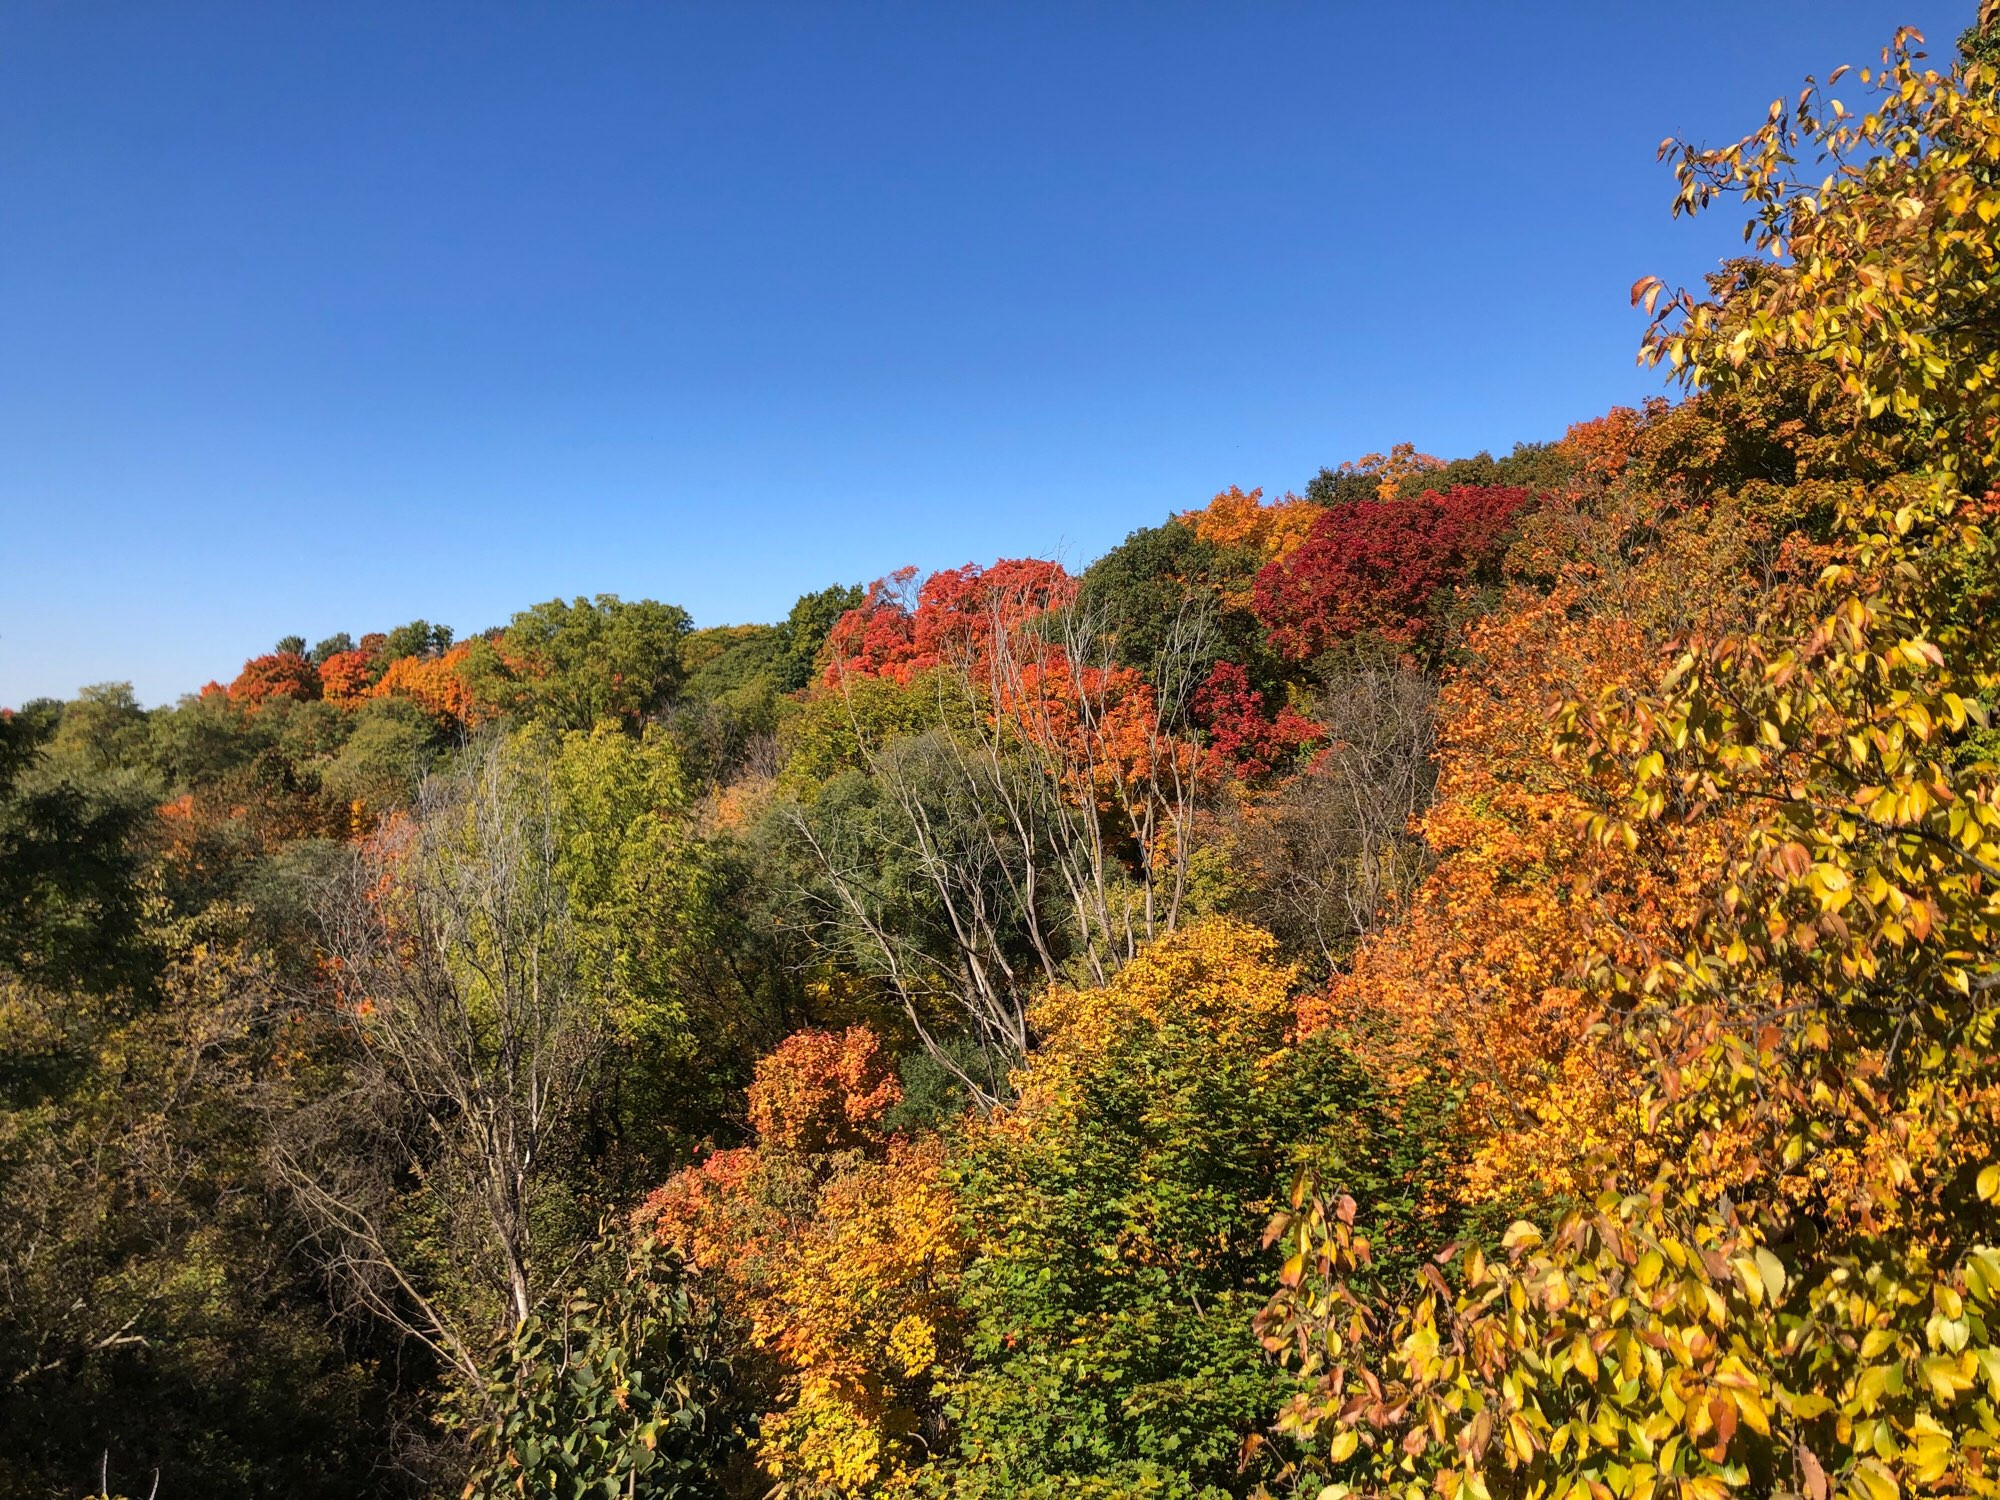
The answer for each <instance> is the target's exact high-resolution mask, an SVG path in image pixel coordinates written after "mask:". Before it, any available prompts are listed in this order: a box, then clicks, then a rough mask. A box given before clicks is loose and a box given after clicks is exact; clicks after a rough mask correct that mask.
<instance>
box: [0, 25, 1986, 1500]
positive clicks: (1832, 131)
mask: <svg viewBox="0 0 2000 1500" xmlns="http://www.w3.org/2000/svg"><path fill="white" fill-rule="evenodd" d="M1989 8H1990V7H1989ZM1783 82H1784V80H1773V84H1774V85H1781V84H1782V83H1783ZM1746 104H1747V105H1748V106H1749V107H1750V108H1751V111H1752V112H1751V114H1750V116H1749V117H1748V119H1747V120H1746V123H1750V124H1754V125H1755V129H1754V131H1753V133H1752V134H1750V135H1748V136H1747V137H1745V138H1744V139H1742V140H1741V141H1740V142H1738V143H1734V144H1729V145H1726V146H1723V147H1719V148H1708V147H1698V146H1694V145H1686V144H1681V143H1678V142H1669V143H1668V145H1667V147H1665V148H1663V154H1664V155H1665V156H1666V158H1667V160H1668V162H1669V163H1670V165H1671V168H1672V172H1673V181H1674V184H1675V187H1674V192H1673V197H1672V201H1671V203H1670V204H1663V205H1662V210H1663V212H1662V218H1663V220H1664V218H1665V217H1666V213H1665V210H1667V209H1668V208H1671V210H1672V212H1673V213H1675V214H1705V215H1716V216H1724V217H1726V218H1728V219H1729V220H1730V221H1731V222H1732V226H1733V224H1734V222H1736V221H1739V220H1740V221H1742V222H1743V224H1744V226H1745V244H1744V249H1743V251H1742V258H1740V259H1736V260H1732V261H1729V262H1727V263H1725V264H1724V265H1722V266H1721V267H1720V268H1719V269H1718V270H1717V271H1716V272H1715V273H1714V274H1713V275H1712V276H1711V277H1710V278H1709V280H1708V283H1707V285H1705V286H1700V287H1695V288H1691V289H1686V290H1682V289H1678V288H1675V287H1672V286H1668V285H1665V284H1663V283H1661V282H1660V281H1658V280H1656V279H1653V278H1650V277H1649V278H1645V279H1642V280H1641V281H1640V282H1639V283H1638V284H1637V285H1636V286H1635V287H1634V288H1633V291H1632V301H1633V303H1634V307H1635V312H1634V315H1633V316H1634V318H1635V337H1639V336H1642V337H1643V343H1642V345H1641V348H1640V358H1641V360H1642V361H1643V362H1645V363H1646V364H1648V365H1650V366H1652V367H1654V368H1655V369H1656V370H1657V371H1658V372H1659V375H1660V378H1661V389H1662V391H1663V394H1662V395H1660V396H1659V397H1657V398H1655V399H1652V400H1649V401H1647V402H1645V403H1644V404H1643V405H1641V406H1637V407H1616V408H1613V409H1611V410H1608V411H1602V412H1598V413H1590V412H1583V413H1578V414H1577V420H1576V421H1575V423H1574V425H1572V426H1570V427H1569V428H1568V430H1567V432H1566V433H1564V434H1563V435H1561V436H1560V437H1559V438H1557V439H1555V440H1553V441H1546V442H1544V441H1527V442H1522V443H1521V444H1519V445H1518V446H1516V447H1514V448H1513V450H1512V451H1511V452H1508V453H1506V454H1505V455H1504V456H1500V457H1495V456H1493V455H1491V454H1488V453H1479V454H1476V455H1472V456H1469V457H1468V456H1458V457H1449V456H1446V457H1439V456H1433V455H1430V454H1427V453H1423V452H1420V451H1418V450H1417V448H1416V447H1415V446H1414V445H1412V444H1410V443H1405V442H1398V441H1395V440H1394V439H1395V438H1396V437H1397V436H1399V435H1398V434H1385V435H1384V437H1383V440H1382V442H1381V444H1380V446H1381V448H1382V450H1383V451H1381V452H1377V453H1371V454H1367V455H1365V456H1359V457H1350V458H1348V459H1346V461H1340V460H1341V455H1329V456H1328V457H1329V459H1330V460H1332V461H1330V462H1329V464H1328V466H1327V467H1325V468H1322V469H1321V470H1320V471H1319V472H1318V473H1317V474H1316V475H1312V476H1310V477H1308V476H1300V480H1301V482H1300V484H1299V488H1298V492H1297V493H1286V494H1282V495H1273V494H1267V493H1264V492H1261V491H1254V490H1253V491H1248V492H1246V491H1243V490H1238V489H1229V490H1226V491H1224V492H1223V493H1221V494H1218V495H1215V496H1214V497H1213V498H1212V499H1210V500H1208V501H1207V502H1206V503H1201V504H1196V503H1193V502H1192V499H1191V500H1190V504H1189V505H1188V507H1187V508H1185V509H1183V510H1180V511H1178V512H1177V513H1174V514H1171V515H1169V516H1168V517H1167V518H1166V519H1164V520H1163V521H1161V522H1160V523H1159V524H1157V525H1147V526H1143V527H1141V528H1140V529H1138V530H1135V531H1133V532H1132V533H1131V535H1130V536H1129V537H1128V538H1127V539H1126V540H1125V541H1124V543H1123V544H1122V545H1120V546H1118V547H1116V548H1114V549H1113V550H1111V551H1110V552H1108V553H1106V554H1105V555H1104V556H1102V557H1099V558H1097V559H1095V560H1094V561H1090V562H1088V563H1087V565H1080V564H1079V565H1067V564H1064V563H1058V562H1055V561H1050V560H1046V559H1044V558H1038V557H1033V556H1027V557H1012V558H1002V559H999V560H997V561H992V562H981V563H973V564H968V565H966V566H964V567H960V568H954V569H948V570H945V571H941V572H935V573H931V574H929V575H928V576H923V575H920V574H919V573H918V572H917V571H915V570H912V569H907V568H906V569H903V570H901V571H894V572H889V573H887V574H886V576H884V577H882V578H880V579H878V580H876V581H875V582H872V583H867V584H865V585H852V586H849V585H836V586H833V587H829V588H826V589H824V590H822V591H820V592H817V593H811V594H808V595H806V596H805V597H803V598H801V599H799V600H798V602H797V604H796V605H795V606H794V607H793V608H792V609H791V611H790V613H789V615H788V616H787V617H786V618H785V619H784V620H782V621H780V622H778V623H776V624H770V625H744V626H728V627H714V628H706V629H696V628H693V624H692V621H691V619H690V617H689V615H688V613H687V612H686V611H684V610H682V609H681V608H679V607H677V606H675V605H673V604H668V603H659V602H655V601H652V600H640V601H636V602H634V601H630V600H626V599H621V598H618V597H613V596H610V595H600V596H598V597H595V598H579V599H575V600H572V601H568V602H564V601H561V600H557V601H552V602H548V603H543V604H537V605H534V606H532V607H530V608H526V609H523V610H521V611H520V612H519V613H517V614H515V615H514V616H513V617H512V619H511V620H510V621H509V622H508V623H507V624H505V625H504V626H500V627H497V628H493V629H487V630H482V631H479V632H478V633H475V634H469V635H465V636H459V635H456V634H455V633H454V632H453V631H452V630H451V629H448V628H446V627H444V626H442V625H436V624H432V623H429V622H427V621H424V620H417V621H414V622H411V623H409V624H404V625H400V626H397V627H396V628H393V629H389V628H380V629H376V628H372V627H373V626H376V625H379V626H383V627H386V625H387V624H388V622H366V621H361V622H356V627H355V630H354V633H352V634H339V635H335V636H332V637H330V638H328V639H325V640H321V641H318V642H316V643H315V642H308V641H307V640H305V639H302V638H300V637H297V636H293V637H288V638H287V639H284V640H280V641H277V642H275V643H272V644H271V646H270V649H268V650H264V651H261V652H259V653H258V654H254V655H252V656H251V657H250V659H249V660H247V661H245V662H244V663H243V664H242V666H241V668H240V670H237V671H235V672H234V673H233V674H229V673H224V674H222V677H223V678H226V679H227V680H222V679H221V678H219V679H218V680H217V681H215V682H211V683H209V684H208V685H207V686H206V687H204V688H202V689H201V690H200V691H199V692H194V693H190V694H188V695H187V696H185V697H183V698H182V699H181V700H180V701H179V702H178V703H177V704H175V705H173V706H170V707H164V708H154V709H147V708H143V707H141V706H140V704H139V703H138V702H137V701H136V700H135V698H134V696H133V693H132V690H131V689H130V688H129V687H127V686H125V685H122V684H117V683H108V684H103V685H99V686H95V687H90V688H86V689H84V690H83V691H82V692H81V693H79V694H78V695H77V696H76V697H75V698H74V699H72V700H70V701H66V702H65V701H55V700H48V699H44V700H37V701H32V702H25V703H22V704H21V705H19V706H18V707H17V708H15V709H12V710H9V711H7V712H5V713H4V714H0V1203H4V1205H5V1212H4V1213H0V1500H80V1497H83V1496H85V1495H95V1496H105V1497H110V1496H126V1497H133V1500H137V1497H143V1496H146V1495H148V1494H149V1493H150V1494H154V1495H156V1496H157V1497H159V1500H181V1497H200V1500H238V1497H241V1500H249V1497H273V1500H276V1497H284V1500H335V1497H343V1500H344V1497H353V1496H384V1497H430V1496H435V1497H458V1496H462V1497H465V1500H499V1497H503V1496H528V1497H549V1500H557V1497H562V1500H582V1497H586V1496H601V1497H605V1500H611V1497H617V1496H626V1497H631V1500H638V1497H654V1500H667V1497H715V1500H723V1497H746V1500H747V1497H756V1496H764V1495H779V1496H792V1497H802V1500H804V1497H856V1500H859V1497H878V1496H880V1497H890V1496H898V1497H901V1496H907V1497H912V1500H915V1497H939V1500H944V1497H953V1500H959V1497H962V1500H1029V1497H1037V1500H1056V1497H1070V1496H1081V1497H1103V1500H1112V1497H1118V1500H1125V1497H1135V1500H1136V1497H1159V1500H1195V1497H1201V1500H1219V1497H1243V1500H1247V1497H1252V1496H1265V1497H1276V1496H1304V1497H1319V1500H1340V1497H1343V1496H1347V1495H1385V1496H1389V1495H1393V1496H1396V1497H1407V1500H1419V1497H1436V1500H1515V1497H1519V1500H1529V1497H1552V1500H1555V1497H1573V1500H1653V1497H1661V1500H1667V1497H1676V1496H1678V1497H1682V1500H1725V1497H1728V1496H1732V1495H1743V1496H1746V1497H1751V1496H1755V1497H1766V1496H1799V1497H1806V1500H1831V1497H1833V1496H1835V1495H1839V1496H1846V1497H1853V1500H1897V1497H1899V1496H1906V1495H1907V1496H1923V1495H1939V1496H1944V1495H1952V1496H1956V1495H1972V1494H1993V1493H1996V1492H2000V940H1997V939H1996V926H2000V730H1997V729H1996V725H1995V722H1994V718H1993V715H1994V712H1995V710H1996V708H2000V636H1996V634H1995V633H1994V631H1993V630H1992V628H1991V621H1992V619H1993V617H1994V612H1995V610H1996V609H2000V28H1996V29H1994V30H1992V31H1988V32H1982V31H1981V30H1980V29H1979V28H1978V27H1975V28H1974V29H1973V30H1971V31H1969V32H1967V33H1966V35H1965V36H1964V37H1963V38H1961V39H1959V40H1958V42H1957V44H1956V46H1955V47H1954V46H1950V45H1945V46H1941V47H1935V48H1934V49H1932V50H1931V51H1929V52H1928V53H1927V51H1926V48H1925V44H1924V43H1923V41H1922V39H1921V38H1918V37H1915V36H1914V35H1913V34H1909V33H1904V34H1902V35H1899V36H1898V37H1897V38H1896V39H1895V40H1894V42H1893V43H1892V44H1891V45H1890V46H1889V47H1888V48H1887V49H1886V50H1885V51H1884V52H1883V54H1882V56H1881V59H1880V60H1879V62H1878V61H1875V60H1870V62H1869V65H1868V66H1866V67H1865V68H1859V67H1858V68H1856V69H1853V70H1851V71H1850V70H1842V72H1841V73H1840V74H1836V75H1834V76H1832V77H1829V78H1827V79H1824V80H1820V81H1813V80H1808V81H1807V82H1806V84H1805V87H1804V88H1803V90H1802V91H1800V92H1797V93H1795V94H1793V95H1790V96H1788V97H1787V98H1785V99H1784V100H1782V101H1780V103H1779V104H1777V105H1774V106H1773V107H1772V108H1771V110H1770V112H1769V114H1768V116H1766V117H1762V119H1761V123H1759V122H1758V121H1759V117H1758V116H1757V115H1756V113H1755V101H1754V100H1753V101H1746ZM1644 165H1645V164H1644V163H1639V164H1635V169H1637V168H1641V167H1643V166H1644ZM1643 269H1644V267H1634V273H1635V274H1636V273H1637V272H1638V271H1641V270H1643ZM1135 519H1136V518H1135ZM1023 541H1024V544H1028V545H1032V544H1034V542H1035V541H1036V539H1032V538H1024V539H1023ZM895 561H896V560H895V559H885V560H884V562H885V565H893V563H894V562H895ZM1989 1454H1991V1455H1993V1456H1992V1457H1989V1456H1988V1455H1989Z"/></svg>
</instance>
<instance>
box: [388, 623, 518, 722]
mask: <svg viewBox="0 0 2000 1500" xmlns="http://www.w3.org/2000/svg"><path fill="white" fill-rule="evenodd" d="M471 655H472V643H471V642H470V641H461V642H460V643H459V644H458V645H456V646H453V647H452V648H451V649H450V650H449V651H447V652H445V653H444V654H443V655H442V656H403V657H398V658H397V659H396V660H395V661H392V662H390V663H389V669H388V671H386V672H384V673H383V674H382V680H381V681H380V682H377V683H376V684H375V686H374V687H372V688H370V689H369V690H368V695H369V696H370V697H373V698H407V699H409V700H410V701H411V702H412V703H414V704H416V705H417V706H418V707H419V708H421V709H423V710H424V711H425V712H426V713H428V714H432V715H434V716H435V717H437V718H440V719H447V720H450V721H452V722H454V723H458V724H466V725H471V724H477V723H478V722H480V721H481V720H482V719H483V718H485V717H487V716H488V713H489V710H488V709H487V708H486V706H485V705H483V704H481V703H480V702H479V700H478V698H477V697H476V696H475V695H474V694H473V691H472V687H471V685H470V684H469V683H468V682H467V681H466V680H465V672H464V670H463V669H464V667H465V663H466V660H467V659H468V658H469V657H470V656H471Z"/></svg>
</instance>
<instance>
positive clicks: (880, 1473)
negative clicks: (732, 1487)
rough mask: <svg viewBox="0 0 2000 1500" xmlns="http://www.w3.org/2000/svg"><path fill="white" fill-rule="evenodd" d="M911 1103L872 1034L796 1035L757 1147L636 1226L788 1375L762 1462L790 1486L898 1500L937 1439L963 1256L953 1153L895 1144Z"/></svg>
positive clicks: (759, 1095)
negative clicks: (899, 1121) (677, 1260)
mask: <svg viewBox="0 0 2000 1500" xmlns="http://www.w3.org/2000/svg"><path fill="white" fill-rule="evenodd" d="M901 1098H902V1089H901V1087H900V1085H899V1084H898V1083H897V1081H896V1078H895V1076H894V1074H893V1073H892V1072H891V1071H890V1069H889V1067H888V1060H887V1059H886V1058H885V1057H884V1056H883V1054H882V1049H881V1044H880V1042H879V1040H878V1039H877V1038H876V1036H875V1034H874V1033H873V1032H872V1031H870V1030H869V1029H868V1028H867V1027H865V1026H853V1027H849V1028H848V1029H847V1030H846V1031H845V1032H829V1031H805V1032H800V1033H798V1034H796V1035H794V1036H792V1037H790V1038H788V1039H787V1040H786V1041H785V1042H783V1043H782V1044H780V1045H779V1046H778V1048H777V1049H776V1050H775V1051H773V1052H772V1053H770V1054H769V1055H768V1056H766V1057H765V1058H763V1059H762V1060H761V1061H760V1062H759V1063H758V1065H757V1069H756V1075H755V1080H754V1081H753V1083H752V1084H751V1088H750V1100H749V1115H750V1121H751V1125H752V1127H753V1129H755V1131H756V1132H757V1142H756V1144H755V1145H754V1146H752V1147H748V1148H739V1149H735V1150H728V1151H717V1152H714V1153H712V1154H711V1155H709V1156H708V1157H707V1158H706V1159H705V1160H704V1161H702V1162H700V1163H698V1164H697V1165H695V1166H693V1167H689V1168H687V1169H686V1170H684V1171H681V1172H678V1173H676V1174H675V1175H674V1176H673V1177H672V1178H670V1179H668V1181H667V1182H666V1183H664V1184H663V1185H662V1186H661V1187H660V1188H659V1189H657V1190H656V1191H655V1192H654V1193H653V1194H652V1195H651V1196H650V1197H649V1198H647V1200H646V1201H645V1203H644V1204H643V1205H642V1206H641V1208H640V1209H639V1211H638V1213H637V1214H636V1215H635V1218H634V1227H635V1229H637V1230H638V1231H640V1232H642V1233H651V1234H653V1235H655V1236H657V1237H658V1238H659V1239H660V1240H661V1241H662V1242H664V1243H666V1244H668V1245H670V1246H672V1247H673V1248H674V1249H675V1250H677V1251H678V1252H679V1253H680V1254H681V1255H683V1256H685V1257H686V1258H687V1260H688V1262H689V1264H690V1265H692V1266H693V1267H694V1268H695V1269H696V1270H697V1271H699V1272H700V1273H701V1274H702V1275H703V1276H704V1278H706V1281H707V1284H708V1285H710V1286H711V1287H713V1288H714V1289H715V1290H716V1292H717V1294H718V1295H719V1296H720V1298H721V1300H722V1302H723V1305H724V1306H725V1307H726V1308H727V1309H728V1310H729V1311H730V1313H731V1315H732V1316H733V1317H734V1318H735V1319H736V1320H737V1321H738V1322H739V1323H740V1324H741V1325H742V1327H743V1328H744V1330H745V1332H746V1334H747V1337H748V1338H749V1341H750V1343H751V1344H752V1345H753V1346H755V1347H756V1348H758V1349H761V1350H763V1351H765V1352H767V1353H768V1354H769V1355H770V1356H772V1358H773V1359H774V1360H775V1362H776V1370H777V1377H776V1384H775V1387H774V1388H773V1389H772V1390H771V1391H770V1392H769V1394H768V1400H769V1410H768V1411H767V1412H766V1413H765V1415H764V1417H763V1419H762V1421H761V1424H760V1425H761V1430H762V1436H761V1438H760V1441H759V1449H758V1458H759V1461H760V1462H761V1463H762V1465H763V1467H764V1468H765V1470H766V1471H767V1472H768V1473H769V1474H770V1475H771V1476H772V1478H774V1479H776V1480H777V1481H778V1482H779V1483H780V1485H781V1486H786V1487H791V1488H796V1489H801V1490H812V1491H814V1492H818V1493H831V1494H835V1495H841V1496H849V1495H853V1496H859V1495H864V1494H867V1495H876V1494H896V1493H902V1492H905V1491H906V1490H907V1489H908V1487H909V1484H910V1482H911V1480H912V1477H913V1475H914V1474H915V1472H916V1470H917V1469H918V1468H919V1467H920V1466H921V1464H922V1462H923V1461H924V1459H925V1457H926V1456H927V1455H928V1453H929V1447H930V1444H931V1443H933V1442H935V1441H937V1440H938V1439H939V1438H940V1437H941V1432H940V1428H939V1423H940V1421H941V1418H942V1402H941V1398H940V1397H939V1395H938V1393H937V1391H936V1389H935V1385H936V1380H937V1378H938V1374H939V1371H940V1370H941V1369H943V1368H945V1367H947V1366H949V1365H951V1364H952V1363H953V1362H954V1361H955V1359H956V1350H957V1346H958V1342H959V1337H960V1315H959V1313H958V1306H957V1297H956V1289H957V1284H958V1278H959V1275H960V1272H961V1270H962V1268H963V1266H964V1262H965V1255H966V1248H965V1243H964V1240H963V1237H962V1235H961V1233H960V1231H959V1228H958V1216H957V1212H956V1203H955V1199H954V1195H953V1192H952V1189H951V1186H950V1183H949V1181H948V1180H947V1178H946V1175H945V1171H944V1153H943V1147H942V1145H941V1143H940V1142H939V1140H938V1139H937V1138H936V1137H929V1138H926V1139H923V1140H916V1141H912V1140H908V1139H905V1138H903V1137H901V1136H893V1135H887V1134H885V1133H884V1131H883V1129H882V1117H883V1115H884V1114H885V1112H886V1111H887V1110H889V1109H890V1108H892V1107H893V1106H894V1105H895V1104H896V1103H897V1102H898V1101H899V1100H900V1099H901Z"/></svg>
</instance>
